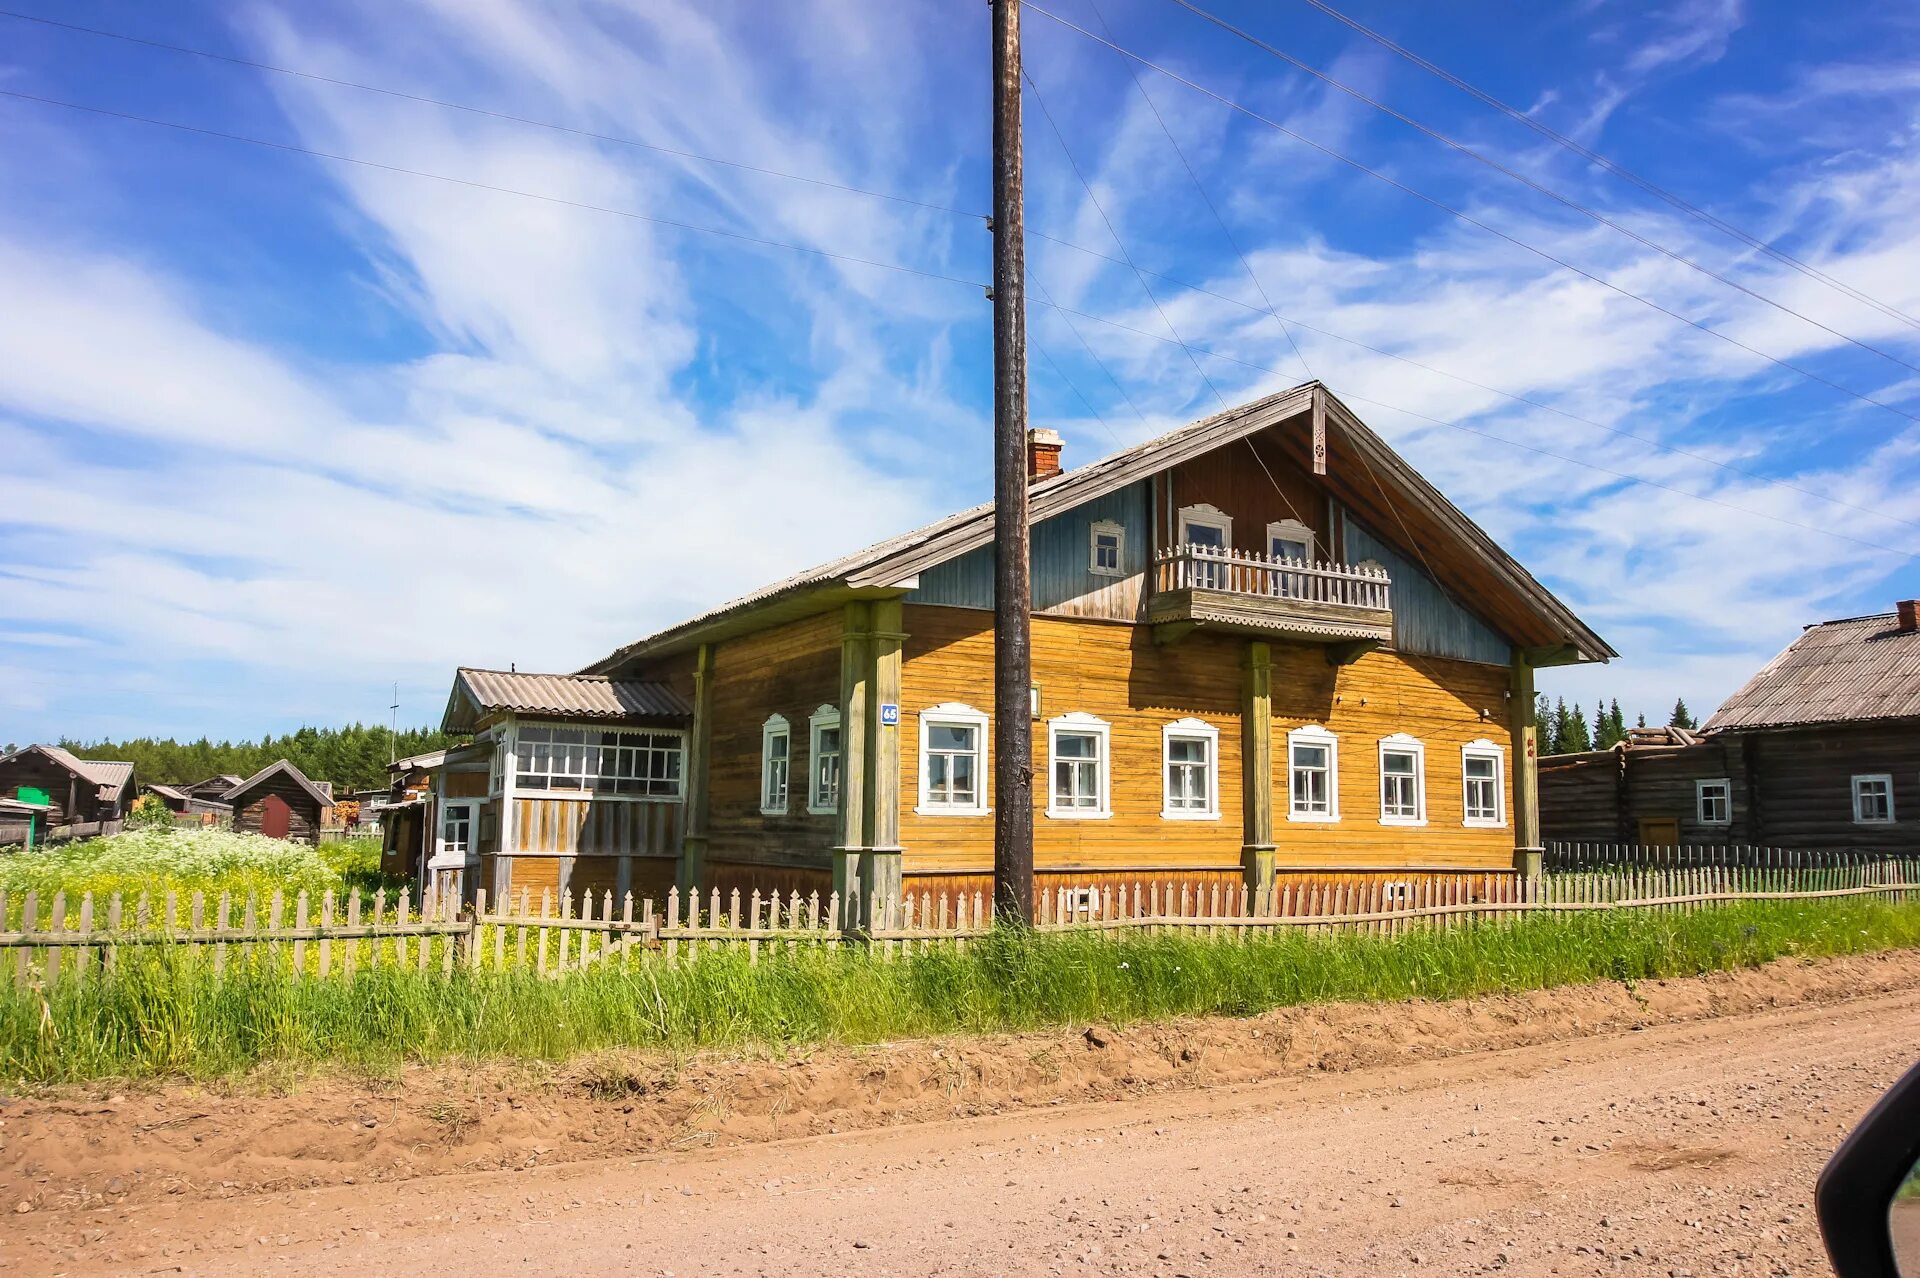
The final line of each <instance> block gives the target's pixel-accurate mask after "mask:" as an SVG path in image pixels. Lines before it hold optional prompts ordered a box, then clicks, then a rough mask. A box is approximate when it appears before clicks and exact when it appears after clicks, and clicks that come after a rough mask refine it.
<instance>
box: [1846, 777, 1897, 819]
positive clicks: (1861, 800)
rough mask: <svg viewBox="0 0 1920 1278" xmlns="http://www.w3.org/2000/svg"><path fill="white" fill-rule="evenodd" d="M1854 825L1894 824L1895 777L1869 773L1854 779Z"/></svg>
mask: <svg viewBox="0 0 1920 1278" xmlns="http://www.w3.org/2000/svg"><path fill="white" fill-rule="evenodd" d="M1853 823H1854V824H1855V825H1892V824H1893V777H1892V776H1891V775H1890V774H1888V773H1885V772H1868V773H1862V774H1860V775H1858V776H1856V777H1854V778H1853Z"/></svg>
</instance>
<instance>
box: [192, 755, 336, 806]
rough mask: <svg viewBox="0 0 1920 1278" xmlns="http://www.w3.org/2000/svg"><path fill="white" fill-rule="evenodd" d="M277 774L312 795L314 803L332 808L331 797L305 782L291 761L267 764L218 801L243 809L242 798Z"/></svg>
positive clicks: (317, 787)
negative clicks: (289, 779)
mask: <svg viewBox="0 0 1920 1278" xmlns="http://www.w3.org/2000/svg"><path fill="white" fill-rule="evenodd" d="M279 773H285V774H286V775H287V776H289V777H291V778H292V779H293V782H294V784H296V785H298V786H299V787H300V788H301V789H303V790H305V791H306V792H307V793H308V794H310V795H312V796H313V799H314V802H316V803H318V804H319V805H320V806H321V807H323V808H330V807H332V806H333V796H332V795H331V794H328V793H327V792H326V791H325V790H322V789H321V788H320V787H319V786H317V785H315V784H314V783H313V782H311V781H309V780H307V774H306V773H304V772H302V771H301V770H300V769H299V768H297V767H295V766H294V764H293V761H292V760H291V759H281V760H280V761H279V762H277V763H269V764H268V765H267V766H266V767H264V768H262V769H260V770H259V771H258V772H256V773H254V774H253V775H252V776H250V777H248V778H247V779H246V780H245V781H242V782H241V783H240V784H239V785H236V786H235V787H233V789H231V790H229V791H227V792H226V793H225V794H223V795H221V796H220V801H221V802H223V803H229V804H232V805H233V806H234V807H236V808H238V807H244V806H245V805H244V804H242V803H241V802H240V799H241V798H242V797H244V796H245V795H247V794H248V793H250V792H251V791H252V790H254V789H255V788H256V787H258V786H259V785H261V784H263V783H264V782H266V781H267V780H269V779H270V778H272V777H273V776H275V775H276V774H279Z"/></svg>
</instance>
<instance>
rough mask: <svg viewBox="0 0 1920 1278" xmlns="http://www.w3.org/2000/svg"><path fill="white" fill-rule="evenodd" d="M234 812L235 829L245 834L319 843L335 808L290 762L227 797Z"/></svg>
mask: <svg viewBox="0 0 1920 1278" xmlns="http://www.w3.org/2000/svg"><path fill="white" fill-rule="evenodd" d="M224 801H225V802H226V804H227V806H228V807H230V808H232V809H233V828H234V829H235V830H238V831H240V832H241V833H243V834H264V835H266V836H267V837H268V838H273V839H293V840H295V841H297V842H301V843H318V842H319V841H320V828H321V826H322V825H323V824H325V822H326V817H327V813H328V811H329V810H330V809H331V808H332V807H333V795H332V793H331V791H330V790H329V789H323V788H322V787H321V786H319V785H316V784H315V783H314V782H312V781H309V780H308V779H307V777H306V774H305V773H303V772H301V771H300V769H299V768H297V767H295V766H294V765H293V764H292V763H291V762H290V761H288V760H286V759H282V760H280V761H279V762H278V763H272V764H269V765H267V766H266V767H264V768H262V769H260V771H258V772H256V773H254V774H253V775H252V776H250V777H248V778H247V779H246V780H245V781H242V782H241V783H240V784H239V785H237V786H235V787H233V789H231V790H229V791H227V793H226V795H225V796H224Z"/></svg>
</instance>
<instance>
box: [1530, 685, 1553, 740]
mask: <svg viewBox="0 0 1920 1278" xmlns="http://www.w3.org/2000/svg"><path fill="white" fill-rule="evenodd" d="M1533 722H1534V724H1535V726H1536V727H1537V728H1538V729H1539V737H1540V745H1539V748H1540V753H1541V754H1558V753H1559V751H1558V750H1557V749H1555V748H1554V732H1553V707H1552V706H1551V705H1549V704H1548V703H1547V694H1546V693H1544V692H1542V693H1539V694H1538V695H1536V696H1535V697H1534V699H1533Z"/></svg>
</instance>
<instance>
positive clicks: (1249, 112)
mask: <svg viewBox="0 0 1920 1278" xmlns="http://www.w3.org/2000/svg"><path fill="white" fill-rule="evenodd" d="M1022 7H1023V8H1027V9H1031V10H1032V11H1033V12H1035V13H1037V14H1039V15H1040V16H1042V17H1044V18H1048V19H1050V20H1052V21H1054V22H1056V23H1058V24H1059V25H1061V26H1063V27H1065V28H1067V29H1068V30H1070V31H1074V32H1077V33H1078V34H1080V35H1082V36H1085V37H1086V38H1087V39H1089V40H1092V41H1095V42H1096V43H1098V44H1104V45H1106V46H1107V47H1108V48H1110V49H1113V50H1115V51H1116V52H1118V53H1122V54H1125V55H1126V56H1127V57H1129V58H1132V59H1134V60H1135V61H1137V62H1139V63H1140V64H1141V65H1142V66H1144V67H1147V68H1148V69H1150V70H1153V71H1158V72H1159V73H1160V74H1162V75H1164V76H1166V77H1167V78H1169V79H1171V80H1175V81H1178V82H1179V83H1180V84H1183V85H1185V86H1187V87H1188V88H1189V89H1192V90H1193V91H1194V92H1196V93H1199V94H1202V95H1204V96H1206V97H1209V98H1212V99H1213V100H1214V101H1216V102H1218V103H1220V104H1221V105H1222V106H1224V107H1227V108H1228V109H1229V110H1232V111H1235V112H1238V113H1239V114H1241V115H1244V116H1246V117H1247V118H1248V119H1251V120H1255V121H1257V122H1259V123H1261V124H1264V125H1266V126H1267V127H1268V128H1270V129H1273V130H1274V131H1276V132H1278V133H1280V134H1282V135H1284V136H1286V137H1289V138H1292V139H1293V140H1294V141H1296V142H1299V143H1301V144H1302V145H1304V146H1307V147H1309V148H1311V149H1313V150H1314V151H1317V152H1319V153H1320V154H1322V155H1325V156H1327V157H1328V158H1329V159H1333V160H1337V161H1339V162H1340V163H1342V164H1345V165H1347V166H1348V167H1350V168H1353V169H1355V170H1357V171H1359V172H1361V173H1364V174H1366V175H1367V176H1369V177H1371V178H1374V179H1375V180H1377V181H1380V182H1384V183H1385V184H1386V185H1388V186H1391V187H1393V188H1394V189H1396V190H1398V191H1402V192H1404V193H1406V194H1407V195H1410V196H1412V197H1413V198H1414V199H1416V200H1419V201H1420V202H1421V203H1423V204H1427V205H1430V206H1431V207H1433V208H1435V209H1438V210H1440V211H1441V212H1443V213H1445V214H1447V215H1448V216H1450V217H1453V218H1456V219H1458V220H1459V221H1461V222H1464V223H1466V224H1467V225H1468V226H1473V227H1478V228H1479V229H1480V230H1482V231H1485V232H1486V233H1487V234H1489V235H1492V236H1494V237H1495V238H1497V239H1500V240H1502V241H1504V242H1506V243H1508V244H1511V245H1513V246H1514V247H1515V248H1518V249H1521V250H1523V251H1525V252H1527V253H1531V254H1533V255H1534V256H1535V257H1538V258H1540V259H1542V260H1543V261H1546V262H1550V263H1552V264H1553V265H1555V266H1558V267H1560V268H1561V269H1562V270H1565V271H1568V272H1570V273H1572V274H1574V275H1578V276H1579V277H1580V278H1582V279H1584V280H1587V281H1588V282H1590V283H1593V284H1598V285H1599V286H1600V287H1601V288H1604V289H1606V290H1607V291H1609V292H1611V293H1617V294H1619V295H1620V296H1621V297H1624V298H1627V299H1629V300H1631V301H1635V302H1638V303H1640V304H1641V305H1642V306H1645V307H1647V308H1649V309H1651V310H1655V311H1658V312H1660V313H1661V314H1662V315H1665V316H1667V317H1668V318H1669V319H1673V320H1677V321H1678V322H1680V323H1682V324H1685V325H1686V326H1687V327H1689V328H1692V329H1697V330H1698V331H1700V332H1702V333H1705V334H1707V335H1708V336H1710V337H1715V338H1718V339H1719V340H1720V341H1722V342H1725V343H1727V344H1728V345H1729V346H1733V347H1736V348H1738V349H1739V350H1742V351H1745V352H1746V353H1747V354H1749V355H1752V356H1754V357H1755V358H1756V359H1761V360H1765V361H1766V362H1767V363H1769V364H1773V365H1775V366H1776V367H1779V368H1783V369H1786V370H1787V371H1788V372H1791V373H1794V374H1797V375H1798V376H1800V377H1803V378H1805V379H1806V380H1808V381H1811V382H1817V383H1819V384H1820V385H1822V386H1826V387H1828V388H1829V389H1832V390H1835V391H1838V392H1839V393H1840V394H1842V395H1846V396H1848V397H1849V398H1852V399H1857V400H1859V401H1861V402H1862V403H1865V404H1871V405H1873V406H1874V407H1876V408H1880V409H1884V410H1885V411H1887V412H1889V413H1892V414H1894V415H1895V416H1897V417H1903V418H1905V419H1906V420H1908V421H1911V422H1920V414H1915V413H1910V412H1908V411H1907V410H1905V409H1903V408H1899V407H1896V406H1895V405H1893V404H1889V403H1887V402H1886V401H1885V400H1880V399H1875V398H1874V397H1873V396H1871V395H1868V394H1865V393H1864V392H1861V391H1857V390H1854V389H1852V388H1851V387H1848V386H1844V385H1842V384H1841V383H1839V382H1836V381H1834V380H1832V379H1831V378H1828V377H1823V376H1822V375H1820V374H1819V373H1816V372H1814V371H1813V370H1812V369H1809V368H1805V367H1803V366H1801V365H1799V364H1795V363H1793V362H1792V361H1791V360H1784V359H1780V358H1778V357H1777V356H1773V355H1769V354H1767V353H1766V352H1765V351H1763V350H1760V349H1758V348H1757V347H1753V346H1749V345H1748V344H1747V343H1745V342H1743V341H1741V340H1740V339H1739V338H1737V337H1733V336H1730V335H1729V334H1726V333H1723V332H1721V331H1720V330H1718V329H1716V328H1713V327H1711V326H1710V325H1707V324H1705V323H1702V322H1701V321H1699V320H1696V319H1692V318H1690V317H1688V316H1686V315H1682V314H1681V313H1680V312H1678V311H1676V310H1673V309H1671V308H1669V307H1667V306H1663V305H1662V304H1661V303H1659V302H1656V301H1654V300H1652V299H1651V298H1648V297H1643V296H1642V295H1640V294H1639V293H1635V292H1633V291H1632V290H1631V289H1627V288H1623V287H1621V286H1620V285H1618V284H1615V283H1613V282H1612V281H1611V280H1608V279H1605V278H1603V277H1602V276H1599V275H1595V274H1594V273H1593V272H1592V271H1589V270H1587V269H1586V268H1584V267H1581V266H1576V265H1574V264H1573V263H1572V262H1569V261H1567V260H1566V259H1565V258H1563V257H1559V256H1556V255H1555V254H1553V253H1550V252H1548V251H1547V250H1546V249H1543V248H1538V247H1536V246H1535V245H1532V244H1529V243H1527V242H1526V241H1525V240H1523V239H1520V238H1519V237H1518V236H1515V235H1511V234H1509V233H1508V232H1506V231H1503V230H1501V229H1500V228H1498V227H1496V226H1493V225H1491V224H1489V223H1487V222H1483V221H1481V220H1480V219H1479V218H1476V217H1474V216H1473V215H1472V214H1470V213H1467V212H1465V211H1464V210H1462V209H1458V208H1455V207H1454V206H1453V205H1451V204H1448V203H1447V202H1446V201H1444V200H1442V199H1439V198H1438V197H1436V196H1432V195H1428V194H1427V193H1426V192H1424V191H1421V190H1419V189H1417V188H1415V187H1412V186H1408V185H1407V184H1406V183H1405V182H1402V181H1400V180H1399V179H1398V178H1395V177H1392V176H1390V175H1388V174H1386V173H1382V172H1381V171H1380V170H1378V169H1376V168H1373V167H1372V166H1370V165H1368V164H1366V163H1364V162H1363V161H1360V160H1356V159H1354V158H1353V157H1352V156H1349V155H1346V154H1344V153H1343V152H1340V151H1337V150H1335V149H1334V148H1333V147H1330V146H1328V145H1326V144H1325V143H1323V142H1317V141H1315V140H1314V139H1312V138H1310V137H1307V136H1306V135H1305V134H1302V133H1298V132H1295V131H1294V130H1293V129H1290V128H1288V127H1287V126H1286V125H1284V124H1281V123H1280V122H1279V121H1278V120H1275V119H1273V118H1272V117H1270V116H1267V115H1264V114H1262V113H1261V112H1259V111H1256V110H1254V109H1253V108H1252V107H1250V106H1246V105H1245V104H1243V103H1240V102H1236V101H1234V100H1233V99H1232V98H1229V97H1227V96H1226V95H1225V94H1222V93H1219V92H1217V91H1215V90H1213V89H1209V88H1207V87H1206V86H1205V85H1202V84H1197V83H1195V82H1194V81H1192V80H1190V79H1188V78H1187V77H1186V76H1183V75H1181V74H1180V73H1179V72H1177V71H1173V70H1170V69H1168V68H1167V67H1164V66H1162V65H1160V64H1159V63H1157V62H1155V61H1153V60H1152V59H1150V58H1147V57H1144V56H1142V55H1140V54H1138V53H1135V52H1134V51H1133V50H1131V49H1128V48H1125V47H1123V46H1122V45H1119V44H1116V43H1114V42H1113V41H1111V40H1108V39H1105V38H1103V37H1101V36H1099V35H1096V34H1094V33H1093V32H1091V31H1089V30H1087V29H1086V28H1085V27H1083V26H1081V25H1080V24H1079V23H1077V22H1073V21H1072V20H1070V19H1067V18H1063V17H1061V16H1060V15H1059V14H1056V13H1053V12H1051V11H1050V10H1047V9H1044V8H1042V7H1041V6H1039V5H1037V4H1034V3H1033V2H1032V0H1022Z"/></svg>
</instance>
